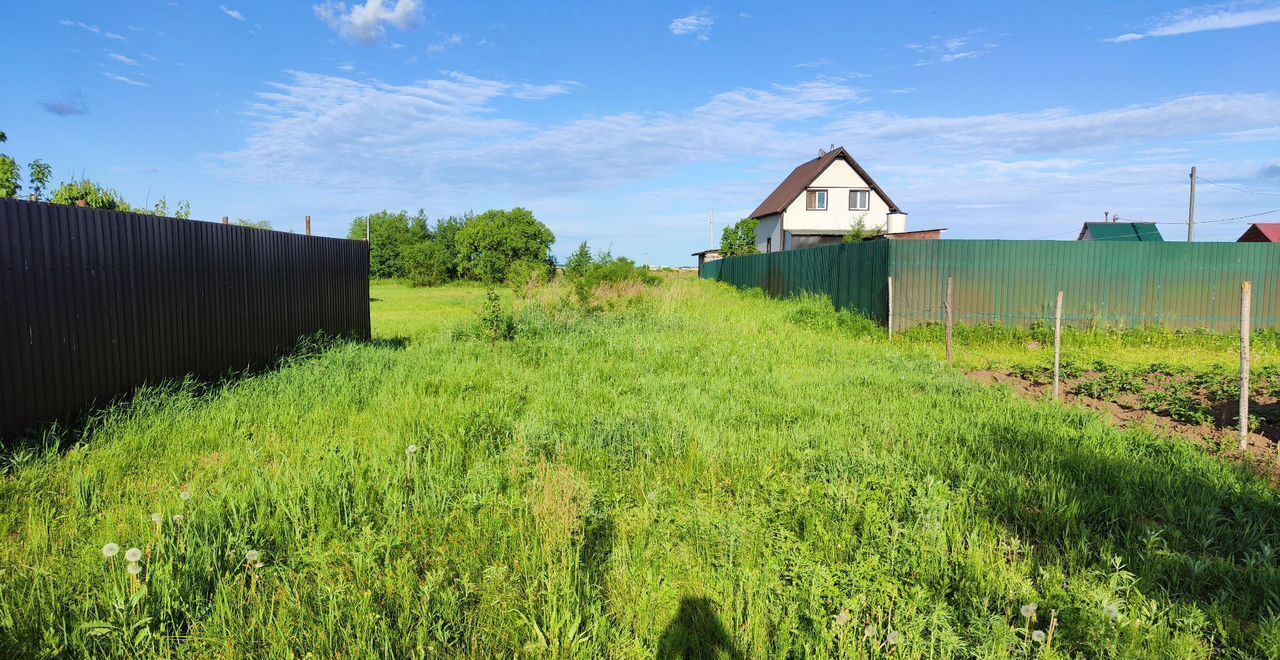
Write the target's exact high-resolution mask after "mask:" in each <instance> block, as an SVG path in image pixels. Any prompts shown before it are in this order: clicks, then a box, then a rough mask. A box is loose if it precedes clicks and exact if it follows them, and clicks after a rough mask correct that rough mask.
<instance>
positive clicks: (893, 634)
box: [884, 630, 898, 646]
mask: <svg viewBox="0 0 1280 660" xmlns="http://www.w3.org/2000/svg"><path fill="white" fill-rule="evenodd" d="M884 641H885V642H886V643H888V644H889V646H897V645H898V631H896V630H890V631H889V634H888V635H887V636H886V637H885V638H884Z"/></svg>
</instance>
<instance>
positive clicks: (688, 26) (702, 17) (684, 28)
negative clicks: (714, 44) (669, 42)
mask: <svg viewBox="0 0 1280 660" xmlns="http://www.w3.org/2000/svg"><path fill="white" fill-rule="evenodd" d="M715 23H716V19H715V17H713V16H711V15H710V14H708V13H706V12H697V13H693V14H689V15H688V16H684V17H681V18H677V19H675V20H673V21H671V25H669V26H667V29H669V30H671V34H674V35H677V36H684V35H693V36H694V37H697V39H698V41H708V40H710V39H711V26H713V25H715Z"/></svg>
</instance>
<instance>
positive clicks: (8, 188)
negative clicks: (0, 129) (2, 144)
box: [0, 154, 22, 199]
mask: <svg viewBox="0 0 1280 660" xmlns="http://www.w3.org/2000/svg"><path fill="white" fill-rule="evenodd" d="M21 181H22V171H21V170H20V169H19V168H18V161H16V160H14V159H12V158H10V157H9V156H8V155H7V154H0V199H10V198H13V197H17V196H18V191H19V190H22V183H21Z"/></svg>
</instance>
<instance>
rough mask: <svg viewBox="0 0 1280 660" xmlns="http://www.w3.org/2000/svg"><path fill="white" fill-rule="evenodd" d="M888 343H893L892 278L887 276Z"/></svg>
mask: <svg viewBox="0 0 1280 660" xmlns="http://www.w3.org/2000/svg"><path fill="white" fill-rule="evenodd" d="M889 341H893V276H892V275H890V276H889Z"/></svg>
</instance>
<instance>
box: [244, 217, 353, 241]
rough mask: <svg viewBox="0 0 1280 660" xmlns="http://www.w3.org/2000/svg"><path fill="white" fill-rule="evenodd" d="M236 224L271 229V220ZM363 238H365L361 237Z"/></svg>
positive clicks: (247, 220) (246, 220) (247, 221)
mask: <svg viewBox="0 0 1280 660" xmlns="http://www.w3.org/2000/svg"><path fill="white" fill-rule="evenodd" d="M236 224H237V225H239V226H241V227H253V228H254V229H271V221H270V220H250V219H248V218H236ZM361 238H364V237H363V236H361Z"/></svg>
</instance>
